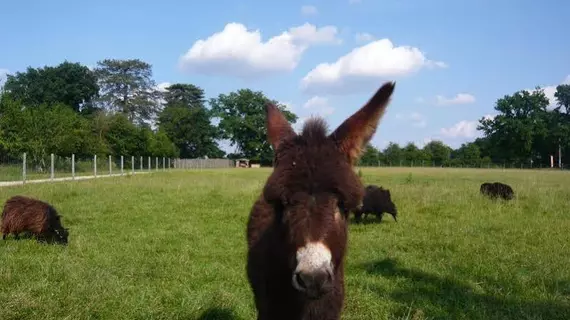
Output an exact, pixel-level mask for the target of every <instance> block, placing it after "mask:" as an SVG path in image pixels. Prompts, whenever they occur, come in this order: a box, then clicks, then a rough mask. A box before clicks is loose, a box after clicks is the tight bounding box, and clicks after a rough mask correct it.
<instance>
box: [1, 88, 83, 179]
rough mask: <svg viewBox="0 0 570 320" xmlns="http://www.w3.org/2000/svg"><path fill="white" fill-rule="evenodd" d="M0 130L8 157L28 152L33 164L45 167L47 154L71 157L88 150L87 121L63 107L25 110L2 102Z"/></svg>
mask: <svg viewBox="0 0 570 320" xmlns="http://www.w3.org/2000/svg"><path fill="white" fill-rule="evenodd" d="M0 129H1V131H2V133H3V140H4V142H5V147H6V148H7V150H8V152H9V154H11V155H13V156H18V157H19V156H21V154H22V153H23V152H27V153H28V159H29V161H30V163H31V164H32V165H38V166H40V167H41V168H44V169H45V168H46V161H47V157H48V155H49V154H50V153H54V154H61V155H70V154H72V153H76V154H82V153H83V152H85V151H87V152H88V151H89V150H88V147H89V146H87V145H85V141H86V140H85V137H86V136H87V135H89V125H88V123H87V120H86V119H84V118H83V117H81V116H79V115H78V114H77V113H75V112H74V111H73V110H71V108H69V106H66V105H64V104H55V105H48V104H41V105H38V106H35V107H33V108H28V107H25V106H23V105H22V104H21V102H20V101H15V100H10V99H2V116H0Z"/></svg>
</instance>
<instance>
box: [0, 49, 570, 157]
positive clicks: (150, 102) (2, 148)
mask: <svg viewBox="0 0 570 320" xmlns="http://www.w3.org/2000/svg"><path fill="white" fill-rule="evenodd" d="M536 89H537V90H535V91H533V92H528V91H524V90H521V91H517V92H515V93H513V94H511V95H505V96H504V97H502V98H500V99H498V100H497V102H496V104H495V110H496V111H497V113H498V114H497V116H495V117H494V118H492V119H485V118H481V119H480V120H479V126H478V129H479V130H481V131H482V132H483V137H482V138H478V139H476V140H475V141H473V142H469V143H465V144H463V145H461V147H460V148H458V149H455V150H454V149H453V148H451V147H449V146H447V145H445V144H444V143H443V142H441V141H432V142H430V143H428V144H426V145H425V146H424V147H423V148H421V149H420V148H418V147H417V146H416V145H414V144H413V143H409V144H407V145H405V146H403V147H402V146H399V145H398V144H396V143H390V144H389V145H388V146H387V147H386V148H385V149H384V150H381V151H380V150H378V149H377V148H375V147H374V146H372V145H369V146H368V147H367V148H366V151H365V153H364V155H363V157H362V159H361V160H360V161H361V163H360V164H361V165H379V164H380V165H382V164H384V165H401V164H406V165H410V164H413V165H421V164H424V165H450V166H460V165H461V166H482V165H488V164H499V165H501V164H507V163H508V164H517V165H518V164H525V167H526V166H528V165H529V164H531V165H532V164H534V165H535V166H537V167H538V166H548V165H549V161H550V155H557V152H558V150H561V151H562V154H563V155H564V151H565V150H570V148H569V147H570V137H569V133H570V121H569V119H570V85H559V86H558V87H557V88H556V94H555V97H556V98H557V105H556V106H555V108H549V105H550V101H549V100H548V98H547V97H546V96H545V94H544V91H543V90H542V89H540V88H539V87H537V88H536ZM267 101H271V102H273V103H274V104H276V105H277V106H278V107H279V109H280V110H282V111H283V113H284V114H285V115H286V117H287V119H288V120H289V122H291V123H292V124H293V123H296V121H297V120H298V117H297V115H295V114H294V113H293V112H291V111H289V110H287V109H286V108H285V106H284V105H282V104H280V103H279V102H278V101H275V100H271V99H269V98H268V97H266V96H265V95H264V93H263V92H261V91H253V90H250V89H240V90H237V91H234V92H230V93H227V94H220V95H218V96H217V97H213V98H210V99H209V100H206V98H205V93H204V90H203V89H202V88H200V87H199V86H197V85H195V84H190V83H174V84H171V85H169V86H168V87H166V88H162V89H160V88H158V87H157V84H156V83H155V81H154V79H153V75H152V66H151V65H150V64H149V63H146V62H144V61H141V60H139V59H125V60H120V59H105V60H101V61H98V62H97V65H96V66H95V67H94V68H93V69H90V68H88V67H87V66H85V65H82V64H80V63H72V62H69V61H64V62H62V63H60V64H59V65H56V66H44V67H40V68H32V67H28V68H27V69H26V70H25V71H22V72H16V73H14V74H8V75H7V79H6V82H5V84H4V86H3V88H1V89H0V157H4V158H6V157H8V158H14V159H19V158H20V157H21V155H22V153H23V152H26V153H27V155H28V156H27V157H28V159H29V160H28V161H31V162H32V163H34V164H36V165H37V164H43V163H45V161H47V158H48V156H49V154H51V153H54V154H59V155H69V154H72V153H74V154H76V156H77V157H80V158H81V157H92V156H93V155H95V154H96V155H98V156H106V155H112V156H120V155H125V156H129V155H130V156H136V157H138V156H153V157H154V156H158V157H182V158H203V157H208V158H225V157H227V158H240V157H244V158H249V159H251V160H253V161H256V162H260V163H262V164H271V161H272V157H273V151H272V149H271V147H270V146H269V144H268V143H267V139H266V131H265V125H264V124H265V118H264V111H263V110H264V105H265V103H266V102H267ZM216 122H217V124H214V123H216ZM221 139H227V140H228V141H230V145H231V146H235V147H236V152H235V153H232V154H225V152H224V151H223V150H221V148H220V145H219V141H220V140H221ZM562 159H564V158H562Z"/></svg>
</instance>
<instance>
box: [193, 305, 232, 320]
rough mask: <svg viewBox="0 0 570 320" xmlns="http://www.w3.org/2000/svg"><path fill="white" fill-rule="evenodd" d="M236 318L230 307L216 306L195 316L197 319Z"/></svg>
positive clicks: (224, 319)
mask: <svg viewBox="0 0 570 320" xmlns="http://www.w3.org/2000/svg"><path fill="white" fill-rule="evenodd" d="M238 319H239V318H238V317H237V316H236V315H235V313H234V311H233V310H232V309H228V308H218V307H213V308H210V309H208V310H206V311H204V313H202V315H201V316H200V317H198V318H197V320H238Z"/></svg>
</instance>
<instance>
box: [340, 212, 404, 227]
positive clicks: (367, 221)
mask: <svg viewBox="0 0 570 320" xmlns="http://www.w3.org/2000/svg"><path fill="white" fill-rule="evenodd" d="M386 218H389V219H388V220H391V221H388V222H386ZM392 222H394V223H398V222H396V221H394V219H393V218H392V216H390V215H389V214H384V217H382V220H380V218H378V217H376V216H375V215H373V214H369V215H368V217H366V218H364V217H362V219H361V220H360V221H356V219H355V218H354V217H351V218H350V219H349V223H350V224H355V225H368V224H381V223H382V224H386V223H392Z"/></svg>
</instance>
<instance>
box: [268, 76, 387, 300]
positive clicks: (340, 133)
mask: <svg viewBox="0 0 570 320" xmlns="http://www.w3.org/2000/svg"><path fill="white" fill-rule="evenodd" d="M394 86H395V84H394V83H386V84H384V85H383V86H382V87H381V88H380V89H379V90H378V91H377V92H376V93H375V94H374V96H373V97H372V98H371V99H370V100H369V101H368V102H367V103H366V105H364V106H363V107H362V108H361V109H360V110H358V111H357V112H356V113H354V114H353V115H352V116H351V117H349V118H348V119H346V120H345V121H344V122H343V123H342V124H341V125H340V126H339V127H338V128H337V129H336V130H335V131H334V132H332V133H331V134H330V135H329V134H327V127H326V124H325V122H324V121H323V120H322V119H319V118H317V119H310V120H308V121H307V122H306V123H305V125H304V128H303V130H302V132H301V133H300V134H296V133H295V132H294V131H293V129H292V128H291V126H290V124H289V123H288V122H287V120H286V118H285V117H284V116H283V114H282V113H281V112H280V111H279V109H277V108H276V107H275V106H274V105H272V104H268V105H267V107H266V116H267V123H266V125H267V132H268V140H269V142H270V143H271V145H272V147H273V150H274V151H275V157H274V170H273V173H272V174H271V176H270V177H269V179H268V181H267V184H266V185H265V189H264V197H265V199H266V201H268V202H269V203H271V204H272V205H273V207H274V209H275V212H276V215H277V221H276V223H277V228H278V230H279V234H280V235H281V236H282V237H281V238H279V241H283V243H281V245H282V248H283V252H282V254H284V255H287V256H286V261H287V263H288V265H287V267H288V269H289V270H290V271H291V279H292V280H291V281H292V282H291V285H292V286H293V287H294V288H295V289H297V290H298V291H300V292H303V293H304V294H305V295H306V296H307V297H309V298H318V297H320V296H322V295H323V294H324V293H326V292H328V291H329V290H330V289H331V288H332V287H333V286H334V284H335V283H337V282H336V281H335V277H339V276H341V275H342V270H341V269H342V265H343V259H344V254H345V247H346V242H347V222H348V214H349V212H350V211H351V210H353V209H355V208H356V207H358V206H359V205H360V203H361V201H362V196H363V186H362V184H361V182H360V179H359V178H358V176H357V175H356V173H355V172H354V170H353V165H354V163H355V162H356V161H357V160H358V158H359V157H360V155H361V151H362V148H363V146H364V145H365V144H366V143H367V142H368V141H369V140H370V139H371V138H372V136H373V134H374V133H375V131H376V127H377V126H378V123H379V121H380V119H381V118H382V116H383V114H384V111H385V109H386V107H387V105H388V103H389V101H390V97H391V95H392V92H393V91H394ZM339 271H340V272H339Z"/></svg>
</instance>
